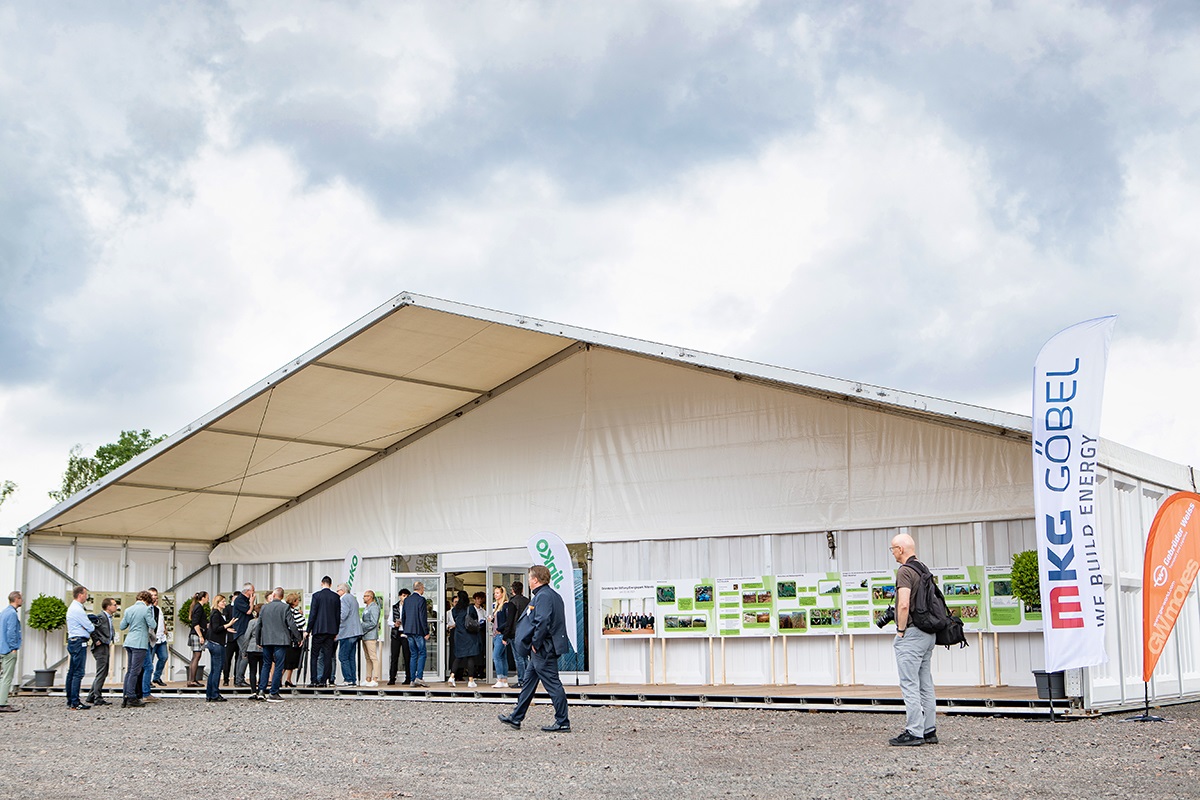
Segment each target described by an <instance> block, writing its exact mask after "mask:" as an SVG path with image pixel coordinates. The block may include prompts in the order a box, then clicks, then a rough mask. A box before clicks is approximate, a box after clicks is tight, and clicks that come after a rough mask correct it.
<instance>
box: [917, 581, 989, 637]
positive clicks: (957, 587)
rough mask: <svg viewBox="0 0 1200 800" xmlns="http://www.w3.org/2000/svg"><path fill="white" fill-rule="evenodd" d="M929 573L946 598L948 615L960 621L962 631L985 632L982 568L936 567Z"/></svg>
mask: <svg viewBox="0 0 1200 800" xmlns="http://www.w3.org/2000/svg"><path fill="white" fill-rule="evenodd" d="M929 571H930V572H931V573H933V578H934V580H936V581H937V582H938V588H940V589H941V590H942V595H943V596H944V597H945V598H946V608H947V609H949V611H950V614H951V615H953V616H955V617H958V618H959V619H961V620H962V623H963V630H964V631H968V632H969V631H982V630H987V613H986V611H985V606H984V602H983V590H984V588H985V584H984V580H983V567H938V568H937V569H932V568H931V569H930V570H929Z"/></svg>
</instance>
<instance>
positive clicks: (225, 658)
mask: <svg viewBox="0 0 1200 800" xmlns="http://www.w3.org/2000/svg"><path fill="white" fill-rule="evenodd" d="M221 647H222V648H223V649H222V651H221V664H220V667H221V669H220V670H218V671H219V672H220V673H221V677H222V679H224V681H225V682H226V683H229V676H230V675H231V674H232V673H233V660H234V659H235V658H237V652H238V651H237V639H235V638H233V634H232V633H230V634H229V641H227V642H226V643H225V644H223V645H221Z"/></svg>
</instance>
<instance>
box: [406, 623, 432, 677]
mask: <svg viewBox="0 0 1200 800" xmlns="http://www.w3.org/2000/svg"><path fill="white" fill-rule="evenodd" d="M427 645H428V642H426V641H425V637H424V636H417V635H416V634H415V633H414V634H410V635H409V636H408V648H409V650H410V651H411V653H412V655H411V656H409V659H408V679H409V680H411V681H423V680H425V649H426V646H427Z"/></svg>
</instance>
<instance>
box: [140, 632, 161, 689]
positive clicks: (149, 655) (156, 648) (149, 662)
mask: <svg viewBox="0 0 1200 800" xmlns="http://www.w3.org/2000/svg"><path fill="white" fill-rule="evenodd" d="M156 658H157V659H158V665H157V666H155V665H154V659H156ZM166 665H167V643H166V642H163V643H162V644H156V645H151V646H150V647H149V648H148V649H147V650H146V667H145V669H143V670H142V697H145V696H146V695H148V694H150V691H151V688H150V681H151V680H156V681H160V680H162V674H163V667H165V666H166ZM151 667H154V669H151Z"/></svg>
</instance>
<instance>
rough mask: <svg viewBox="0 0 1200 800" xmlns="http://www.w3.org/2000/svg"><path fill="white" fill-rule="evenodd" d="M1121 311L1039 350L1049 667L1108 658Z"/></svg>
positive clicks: (1040, 508) (1041, 559)
mask: <svg viewBox="0 0 1200 800" xmlns="http://www.w3.org/2000/svg"><path fill="white" fill-rule="evenodd" d="M1116 319H1117V318H1116V317H1101V318H1099V319H1093V320H1088V321H1087V322H1081V323H1079V324H1078V325H1073V326H1071V327H1070V328H1067V329H1066V330H1064V331H1062V332H1061V333H1059V334H1058V335H1057V336H1055V337H1054V338H1053V339H1051V340H1050V341H1049V342H1047V343H1046V344H1045V346H1044V347H1042V351H1041V352H1040V353H1038V357H1037V365H1036V367H1035V370H1034V381H1033V508H1034V520H1035V523H1036V527H1037V537H1038V569H1039V573H1040V576H1041V589H1042V616H1043V625H1044V628H1043V639H1044V641H1045V647H1046V665H1045V669H1046V671H1047V672H1057V671H1058V670H1063V669H1071V668H1074V667H1091V666H1096V665H1098V664H1103V663H1105V662H1106V661H1108V655H1107V654H1106V653H1105V651H1104V625H1105V620H1106V619H1107V616H1108V613H1107V609H1106V608H1105V595H1104V577H1103V575H1102V574H1101V571H1100V548H1099V546H1098V545H1097V541H1096V524H1097V522H1096V520H1097V517H1096V466H1097V463H1098V456H1097V453H1098V445H1099V443H1100V441H1099V440H1100V407H1101V404H1102V401H1103V399H1104V371H1105V367H1106V366H1107V363H1108V345H1109V342H1110V341H1111V340H1112V330H1113V324H1114V323H1115V322H1116Z"/></svg>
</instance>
